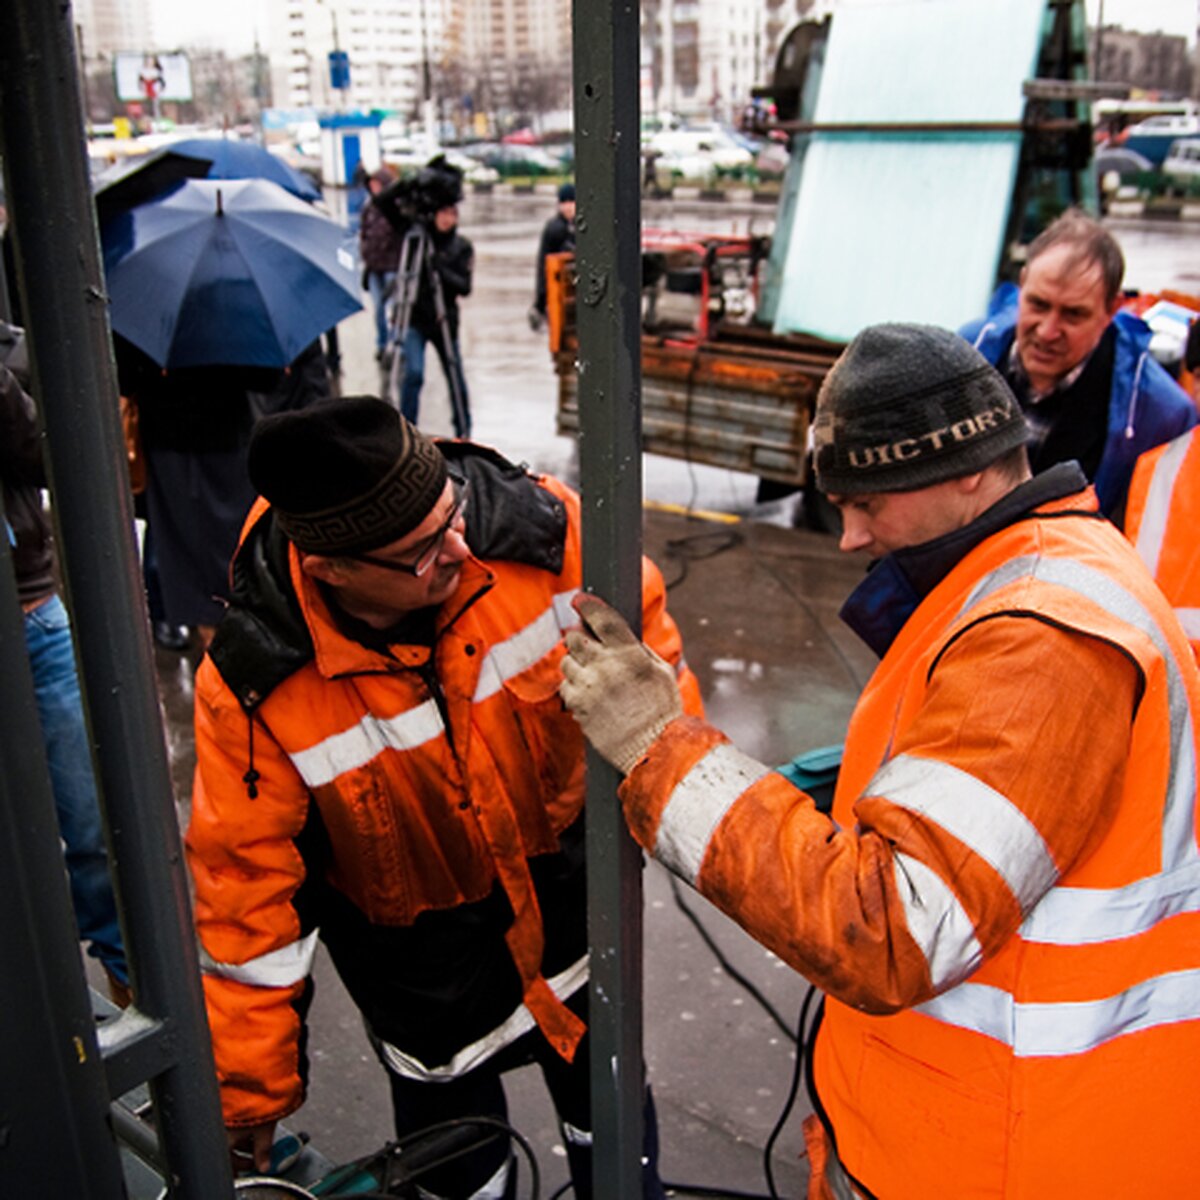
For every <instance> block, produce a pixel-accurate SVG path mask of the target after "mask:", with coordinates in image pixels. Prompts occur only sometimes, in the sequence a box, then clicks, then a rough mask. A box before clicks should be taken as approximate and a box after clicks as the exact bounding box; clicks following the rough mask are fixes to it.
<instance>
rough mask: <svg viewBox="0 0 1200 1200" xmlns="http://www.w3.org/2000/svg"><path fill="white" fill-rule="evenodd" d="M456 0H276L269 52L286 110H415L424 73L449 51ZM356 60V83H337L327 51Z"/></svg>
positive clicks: (352, 70)
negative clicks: (342, 87)
mask: <svg viewBox="0 0 1200 1200" xmlns="http://www.w3.org/2000/svg"><path fill="white" fill-rule="evenodd" d="M450 5H451V0H272V3H271V8H270V17H269V24H268V31H267V36H266V39H265V45H264V51H265V52H266V54H267V56H268V58H269V59H270V61H271V85H272V94H273V96H274V100H275V104H276V105H277V106H279V107H282V108H307V107H314V108H321V109H337V108H347V109H372V108H384V109H393V110H396V111H399V112H402V113H406V114H407V113H410V112H415V111H416V110H417V108H418V107H419V105H420V103H421V101H422V99H423V98H424V95H425V77H426V73H427V69H428V71H430V72H432V71H434V70H435V69H436V64H437V63H438V62H440V61H442V60H443V59H444V57H445V54H446V45H445V33H446V29H447V27H448V13H449V9H450ZM334 50H338V51H341V52H343V53H345V54H346V55H347V56H348V58H349V63H350V86H349V87H348V88H347V89H345V90H344V91H338V90H335V89H334V88H333V87H332V84H331V78H330V69H329V55H330V54H331V53H332V52H333V51H334Z"/></svg>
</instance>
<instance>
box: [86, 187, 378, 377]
mask: <svg viewBox="0 0 1200 1200" xmlns="http://www.w3.org/2000/svg"><path fill="white" fill-rule="evenodd" d="M102 241H103V245H104V267H105V274H106V277H107V283H108V293H109V298H110V300H111V304H112V327H113V329H114V331H115V332H117V333H119V334H120V335H121V336H122V337H124V338H126V339H128V340H129V341H130V342H132V343H133V344H134V345H135V346H137V347H138V348H139V349H140V350H142V351H143V352H144V353H146V354H148V355H149V356H150V358H152V359H153V360H154V361H155V362H156V363H158V364H159V365H160V366H162V367H169V368H178V367H197V366H211V365H224V366H257V367H284V366H286V365H287V364H288V363H290V362H292V361H293V360H294V359H295V358H296V357H297V356H298V355H299V354H300V352H301V351H302V350H303V349H304V348H305V347H306V346H307V345H308V344H309V343H310V342H311V341H312V340H313V339H314V338H316V337H317V336H319V335H320V334H321V333H323V332H324V331H325V330H327V329H329V328H331V327H332V326H333V325H336V324H337V322H338V321H340V320H342V319H343V318H344V317H347V316H349V315H350V314H351V313H353V312H357V311H358V310H359V309H360V308H361V307H362V304H361V302H360V301H359V286H358V264H357V261H356V259H355V256H354V254H353V251H352V249H351V248H350V247H349V246H347V244H346V243H345V234H344V232H343V231H342V229H341V228H340V227H339V226H338V225H337V224H335V223H334V222H333V221H331V220H330V219H329V218H328V217H325V216H323V215H322V214H321V213H319V212H317V211H316V210H315V209H314V208H312V207H311V206H309V205H307V204H305V203H304V202H303V201H300V200H297V199H296V198H295V197H294V196H290V195H288V193H286V192H285V191H284V190H283V189H282V188H280V187H279V186H278V185H276V184H274V183H269V182H268V181H266V180H262V179H245V180H228V181H223V180H213V179H193V180H188V181H187V182H185V183H183V184H182V185H180V186H179V188H178V189H177V190H176V191H174V192H172V193H171V194H170V195H167V196H163V197H161V198H160V199H158V200H154V201H151V202H150V203H149V204H144V205H142V206H140V207H139V208H135V209H132V210H130V211H129V212H125V213H122V214H121V215H120V216H119V217H117V218H116V219H115V220H114V221H112V222H110V223H109V224H108V225H107V226H106V227H105V229H104V230H103V232H102Z"/></svg>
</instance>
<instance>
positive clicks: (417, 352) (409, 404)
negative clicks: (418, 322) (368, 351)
mask: <svg viewBox="0 0 1200 1200" xmlns="http://www.w3.org/2000/svg"><path fill="white" fill-rule="evenodd" d="M427 340H430V341H432V342H433V348H434V350H436V351H437V356H438V359H439V360H440V362H441V364H442V370H443V371H444V372H445V374H446V383H447V385H448V386H449V389H450V415H451V417H452V419H453V421H454V433H455V436H456V437H460V438H469V437H470V436H471V410H470V407H469V406H468V404H467V381H466V380H465V379H464V378H463V373H462V366H461V364H462V354H461V353H459V349H458V339H457V338H455V339H454V361H453V362H448V361H447V359H446V350H445V347H444V346H443V345H442V339H441V338H440V337H434V338H430V339H427V338H426V336H425V334H424V333H422V332H421V330H419V329H417V328H416V327H415V326H411V325H410V326H409V328H408V331H407V332H406V333H405V335H404V345H403V347H402V352H403V354H404V379H403V381H402V382H401V384H400V415H401V416H402V417H404V418H405V419H406V420H409V421H411V422H412V423H413V424H414V425H415V424H417V414H418V412H420V409H421V388H422V386H423V385H424V383H425V343H426V341H427ZM451 372H453V373H454V374H453V378H456V379H457V380H458V392H459V397H460V398H461V403H459V402H458V401H456V399H455V395H454V391H455V389H454V386H453V384H452V383H451V378H452V376H451Z"/></svg>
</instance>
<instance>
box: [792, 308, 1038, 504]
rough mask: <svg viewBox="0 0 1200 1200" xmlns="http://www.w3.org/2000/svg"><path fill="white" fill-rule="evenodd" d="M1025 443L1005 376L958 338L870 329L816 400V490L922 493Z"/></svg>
mask: <svg viewBox="0 0 1200 1200" xmlns="http://www.w3.org/2000/svg"><path fill="white" fill-rule="evenodd" d="M1026 435H1027V430H1026V426H1025V418H1024V416H1022V414H1021V409H1020V406H1019V405H1018V404H1017V401H1016V398H1015V397H1014V396H1013V394H1012V392H1011V391H1010V390H1009V388H1008V385H1007V384H1006V383H1005V382H1004V380H1003V379H1002V378H1001V376H1000V373H999V372H998V371H997V370H996V369H995V368H994V367H993V366H992V365H991V364H990V363H989V362H988V361H987V359H985V358H984V357H983V355H982V354H980V353H979V351H978V350H976V349H975V348H974V347H973V346H971V345H969V344H968V343H967V342H965V341H964V340H963V339H962V338H961V337H959V336H958V334H956V333H951V332H950V331H949V330H947V329H938V328H936V327H935V326H932V325H899V324H896V325H872V326H870V327H869V328H867V329H864V330H863V331H862V333H860V334H859V335H858V336H857V337H856V338H855V339H854V341H852V342H851V343H850V345H849V346H847V347H846V350H845V351H844V353H843V354H842V356H841V358H839V359H838V360H837V362H836V363H835V364H834V367H833V370H832V371H830V372H829V374H828V375H827V376H826V377H825V382H824V383H823V384H822V386H821V391H820V394H819V395H818V397H817V412H816V418H815V420H814V422H813V444H814V450H813V461H814V464H815V466H816V471H817V485H818V487H820V489H821V490H822V491H823V492H833V493H834V494H837V495H855V494H857V493H860V492H909V491H915V490H916V489H917V488H923V487H928V486H929V485H930V484H933V483H941V482H942V481H943V480H946V479H958V478H960V477H961V476H963V475H971V474H973V473H974V472H976V471H981V470H983V468H984V467H986V466H988V465H989V464H991V463H993V462H995V461H996V459H998V458H1000V457H1002V456H1003V455H1004V454H1006V453H1008V451H1009V450H1012V449H1014V448H1015V447H1017V446H1019V445H1021V444H1022V443H1023V442H1024V441H1025V439H1026Z"/></svg>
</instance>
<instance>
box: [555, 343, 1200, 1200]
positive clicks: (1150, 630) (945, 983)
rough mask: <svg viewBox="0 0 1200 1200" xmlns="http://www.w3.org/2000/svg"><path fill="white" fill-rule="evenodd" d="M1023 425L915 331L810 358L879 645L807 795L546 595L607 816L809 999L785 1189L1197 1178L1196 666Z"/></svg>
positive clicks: (825, 462)
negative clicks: (821, 370)
mask: <svg viewBox="0 0 1200 1200" xmlns="http://www.w3.org/2000/svg"><path fill="white" fill-rule="evenodd" d="M1023 443H1024V426H1023V421H1022V418H1021V415H1020V412H1019V409H1018V408H1017V406H1016V404H1015V401H1014V399H1013V397H1012V395H1011V394H1010V393H1009V392H1008V391H1007V389H1006V387H1005V385H1004V383H1003V381H1002V380H1001V378H1000V376H999V375H998V374H997V373H996V371H995V370H994V369H993V368H992V367H991V366H989V365H988V363H987V362H986V361H985V360H984V359H983V357H982V356H981V355H980V354H979V353H978V352H977V351H975V350H974V349H973V348H971V347H970V346H968V345H967V344H966V343H965V342H962V341H961V340H959V339H958V338H956V337H955V336H954V335H953V334H951V333H949V332H948V331H945V330H940V329H932V328H929V327H926V326H919V325H881V326H876V327H873V328H869V329H866V330H864V331H863V332H862V333H861V334H860V335H859V336H858V337H856V338H855V339H854V341H853V342H852V343H851V344H850V346H849V347H848V348H847V349H846V351H845V353H844V354H843V355H842V357H841V359H840V360H839V362H838V364H837V365H836V367H835V368H834V370H833V371H832V372H831V373H830V375H829V376H828V378H827V379H826V381H825V384H824V386H823V388H822V390H821V393H820V396H819V398H818V402H817V413H816V421H815V426H814V451H815V461H816V471H817V480H818V483H819V485H820V486H821V488H822V489H824V490H825V492H826V493H827V495H828V497H829V499H830V500H831V501H832V502H833V503H834V504H835V505H836V506H837V507H838V509H839V510H840V511H841V514H842V517H843V520H844V523H845V528H844V532H843V534H842V542H841V544H842V547H843V549H846V550H852V551H854V550H861V551H865V552H866V554H867V555H868V556H869V558H870V559H871V560H872V563H871V570H870V571H869V573H868V575H867V577H866V579H864V581H863V582H862V583H861V584H860V585H859V586H858V587H857V588H856V589H855V591H854V593H853V594H852V595H851V596H850V599H849V600H848V602H847V604H846V606H845V608H844V610H843V614H842V615H843V617H844V618H845V619H846V620H847V621H848V623H849V624H850V625H851V627H852V628H854V629H855V630H856V632H858V633H859V634H861V635H862V636H863V637H864V638H865V639H866V640H867V641H868V643H869V644H870V645H871V646H872V647H873V648H874V649H875V650H876V651H877V652H878V653H879V654H880V656H881V658H882V661H881V662H880V664H879V666H878V667H877V669H876V671H875V672H874V674H873V675H872V677H871V679H870V681H869V682H868V683H867V686H866V688H865V689H864V691H863V694H862V696H861V697H860V698H859V702H858V705H857V707H856V709H855V712H854V715H853V716H852V718H851V721H850V726H849V730H848V733H847V738H846V743H845V746H844V747H843V754H842V762H841V768H840V772H839V776H838V779H837V785H836V790H835V793H834V797H833V801H832V810H831V812H828V813H827V812H826V811H824V809H823V808H819V807H818V805H817V803H816V802H815V801H814V798H813V796H812V795H810V794H808V793H807V792H805V791H804V790H803V789H802V788H801V787H800V786H798V785H797V783H795V782H793V781H792V780H791V779H789V778H788V777H786V776H785V774H783V773H781V772H778V771H775V770H772V769H770V768H769V767H768V766H766V765H764V764H762V763H759V762H756V761H754V759H752V758H751V757H750V756H748V755H746V754H744V753H742V752H741V751H739V750H738V749H736V748H735V747H734V746H733V745H732V744H731V743H730V742H729V740H728V739H727V738H726V737H725V735H724V734H722V733H721V732H720V731H719V730H717V729H714V728H713V727H712V726H710V725H707V724H706V723H705V722H704V721H703V720H700V719H697V718H695V717H691V716H688V715H686V714H684V713H683V712H682V711H681V709H680V707H679V702H678V699H677V698H676V697H675V695H674V689H673V687H672V684H671V673H670V670H669V668H668V667H666V666H665V664H663V663H661V662H659V661H658V660H657V658H656V656H655V655H654V654H653V652H652V651H651V650H649V649H648V648H647V647H645V646H643V645H642V643H641V642H639V641H638V640H637V639H636V638H635V637H634V636H633V634H632V633H631V632H630V630H629V628H628V626H627V625H626V624H625V623H624V621H623V620H622V619H621V618H620V616H619V615H618V614H617V613H616V612H614V611H613V610H612V609H611V608H609V607H608V605H606V604H605V603H604V602H603V601H601V600H599V599H597V598H596V597H591V596H581V597H580V598H579V599H578V600H577V601H576V608H577V610H578V612H579V614H580V617H581V618H582V622H583V627H582V628H581V629H580V630H578V631H573V632H572V633H570V634H568V636H567V647H568V655H569V656H568V658H567V659H566V661H565V662H564V664H563V676H564V682H563V686H562V689H561V692H562V696H563V699H564V701H565V702H566V704H567V705H568V706H569V707H570V708H571V709H572V711H573V712H574V713H575V716H576V719H577V720H578V721H579V723H580V725H581V726H582V727H583V730H584V733H585V734H586V735H587V737H588V739H589V740H590V741H591V742H592V744H593V745H594V746H595V748H596V749H597V750H598V751H599V752H600V753H601V754H602V755H604V756H605V757H606V758H607V759H608V760H609V761H610V762H612V763H613V764H614V765H615V766H616V767H617V768H618V769H619V770H620V771H621V772H623V773H624V774H625V776H626V779H625V782H624V783H623V785H622V787H621V790H620V795H621V800H622V802H623V805H624V811H625V817H626V820H627V822H628V824H629V828H630V830H631V832H632V833H633V836H634V837H635V838H636V839H637V841H638V842H639V843H640V844H641V845H642V847H643V848H644V849H645V850H646V851H647V852H649V853H650V854H652V855H654V856H655V857H656V858H658V859H659V860H661V861H662V862H663V863H664V864H665V865H666V866H668V867H669V868H670V869H671V870H672V871H674V872H675V873H676V874H678V875H680V876H681V877H682V878H683V879H685V880H686V881H687V882H688V883H690V884H691V885H692V886H693V887H695V888H696V889H698V890H699V891H700V892H702V893H703V894H704V895H705V896H706V897H708V899H710V900H711V901H712V902H713V903H714V904H716V905H717V906H718V907H719V908H721V909H722V910H723V911H724V912H726V913H727V914H728V915H729V916H731V917H732V918H733V919H734V920H736V921H737V922H738V923H739V924H741V925H742V926H743V927H744V928H745V929H746V930H747V931H748V932H749V933H750V934H751V935H752V936H754V937H755V938H757V939H758V940H759V941H760V942H762V943H763V944H764V945H765V946H767V947H768V948H769V949H770V950H772V951H773V952H774V953H775V954H777V955H779V957H780V958H781V959H783V960H784V961H786V962H787V963H789V964H790V965H791V966H792V967H794V968H795V969H796V970H797V971H799V972H800V973H801V974H803V975H804V976H805V977H806V978H807V979H808V980H810V981H811V982H812V984H813V985H814V986H815V987H817V988H820V989H821V991H822V992H823V993H824V994H825V999H824V1003H823V1006H822V1008H821V1010H820V1014H821V1015H820V1017H819V1018H818V1020H817V1022H816V1026H815V1032H814V1033H813V1034H812V1036H811V1038H810V1040H809V1041H808V1043H807V1045H806V1046H805V1047H804V1051H805V1053H807V1055H808V1056H809V1058H808V1079H809V1083H810V1091H811V1096H810V1099H811V1101H812V1106H813V1110H814V1115H813V1116H811V1117H809V1118H808V1120H807V1121H806V1122H805V1139H806V1142H807V1145H808V1150H809V1156H808V1157H809V1162H810V1164H811V1167H812V1172H813V1180H812V1183H811V1184H810V1190H809V1193H808V1194H809V1195H810V1196H821V1197H825V1198H829V1197H835V1198H837V1200H845V1198H847V1197H877V1198H878V1200H909V1198H916V1197H925V1196H968V1195H969V1196H990V1197H996V1198H997V1200H999V1198H1000V1197H1002V1196H1016V1195H1023V1196H1035V1195H1036V1196H1083V1195H1086V1196H1128V1195H1149V1194H1154V1195H1172V1194H1175V1193H1180V1192H1186V1191H1190V1190H1194V1180H1195V1178H1196V1177H1197V1173H1198V1172H1200V1147H1198V1146H1197V1143H1196V1140H1195V1138H1194V1137H1193V1136H1192V1131H1191V1129H1190V1122H1191V1117H1190V1113H1191V1112H1192V1111H1193V1107H1192V1104H1191V1100H1192V1099H1193V1098H1194V1094H1195V1083H1194V1066H1193V1064H1194V1062H1195V1060H1196V1055H1197V1054H1200V987H1197V986H1195V978H1196V972H1197V970H1198V969H1200V963H1198V962H1197V960H1196V952H1195V947H1196V945H1198V944H1200V942H1198V941H1197V939H1198V938H1200V915H1198V914H1200V851H1198V849H1197V844H1198V842H1197V832H1198V831H1197V805H1196V798H1197V789H1196V763H1197V761H1200V760H1198V755H1200V741H1198V730H1200V724H1198V721H1200V675H1198V674H1197V670H1196V665H1195V661H1194V659H1193V656H1192V653H1191V649H1190V647H1189V644H1188V641H1187V638H1186V636H1185V634H1184V632H1183V630H1182V629H1181V628H1180V625H1179V622H1178V620H1177V619H1176V617H1175V614H1174V612H1173V611H1172V609H1171V607H1170V605H1169V604H1168V603H1167V601H1166V600H1165V598H1164V597H1163V595H1162V594H1161V593H1160V592H1159V590H1158V589H1157V588H1156V587H1155V585H1154V583H1153V581H1152V580H1151V579H1150V577H1149V575H1148V574H1147V572H1146V571H1145V569H1144V568H1143V566H1142V564H1141V562H1140V561H1139V560H1138V558H1137V556H1136V554H1135V553H1134V551H1133V549H1132V547H1131V546H1130V545H1129V544H1128V543H1127V542H1126V540H1125V538H1124V537H1123V536H1122V535H1121V534H1120V533H1119V532H1118V531H1117V530H1116V529H1115V528H1114V527H1113V526H1112V525H1111V524H1109V522H1108V521H1107V520H1106V519H1104V518H1103V517H1102V516H1101V515H1100V513H1099V510H1098V505H1097V500H1096V496H1095V493H1094V491H1093V489H1092V488H1091V487H1089V486H1088V485H1087V484H1086V482H1085V480H1084V477H1083V474H1082V472H1081V471H1080V469H1079V468H1078V466H1077V465H1076V464H1074V463H1070V464H1062V465H1059V466H1057V467H1053V468H1051V469H1050V470H1048V471H1046V472H1044V473H1043V474H1040V475H1038V476H1036V477H1033V478H1031V477H1030V473H1029V468H1028V465H1027V462H1026V458H1025V449H1024V445H1023ZM797 687H798V688H803V687H804V681H803V680H798V681H797ZM1185 979H1186V980H1188V982H1187V983H1186V984H1183V983H1181V981H1182V980H1185ZM1131 1145H1132V1146H1136V1147H1137V1153H1136V1154H1133V1155H1131V1154H1130V1153H1129V1147H1130V1146H1131Z"/></svg>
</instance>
